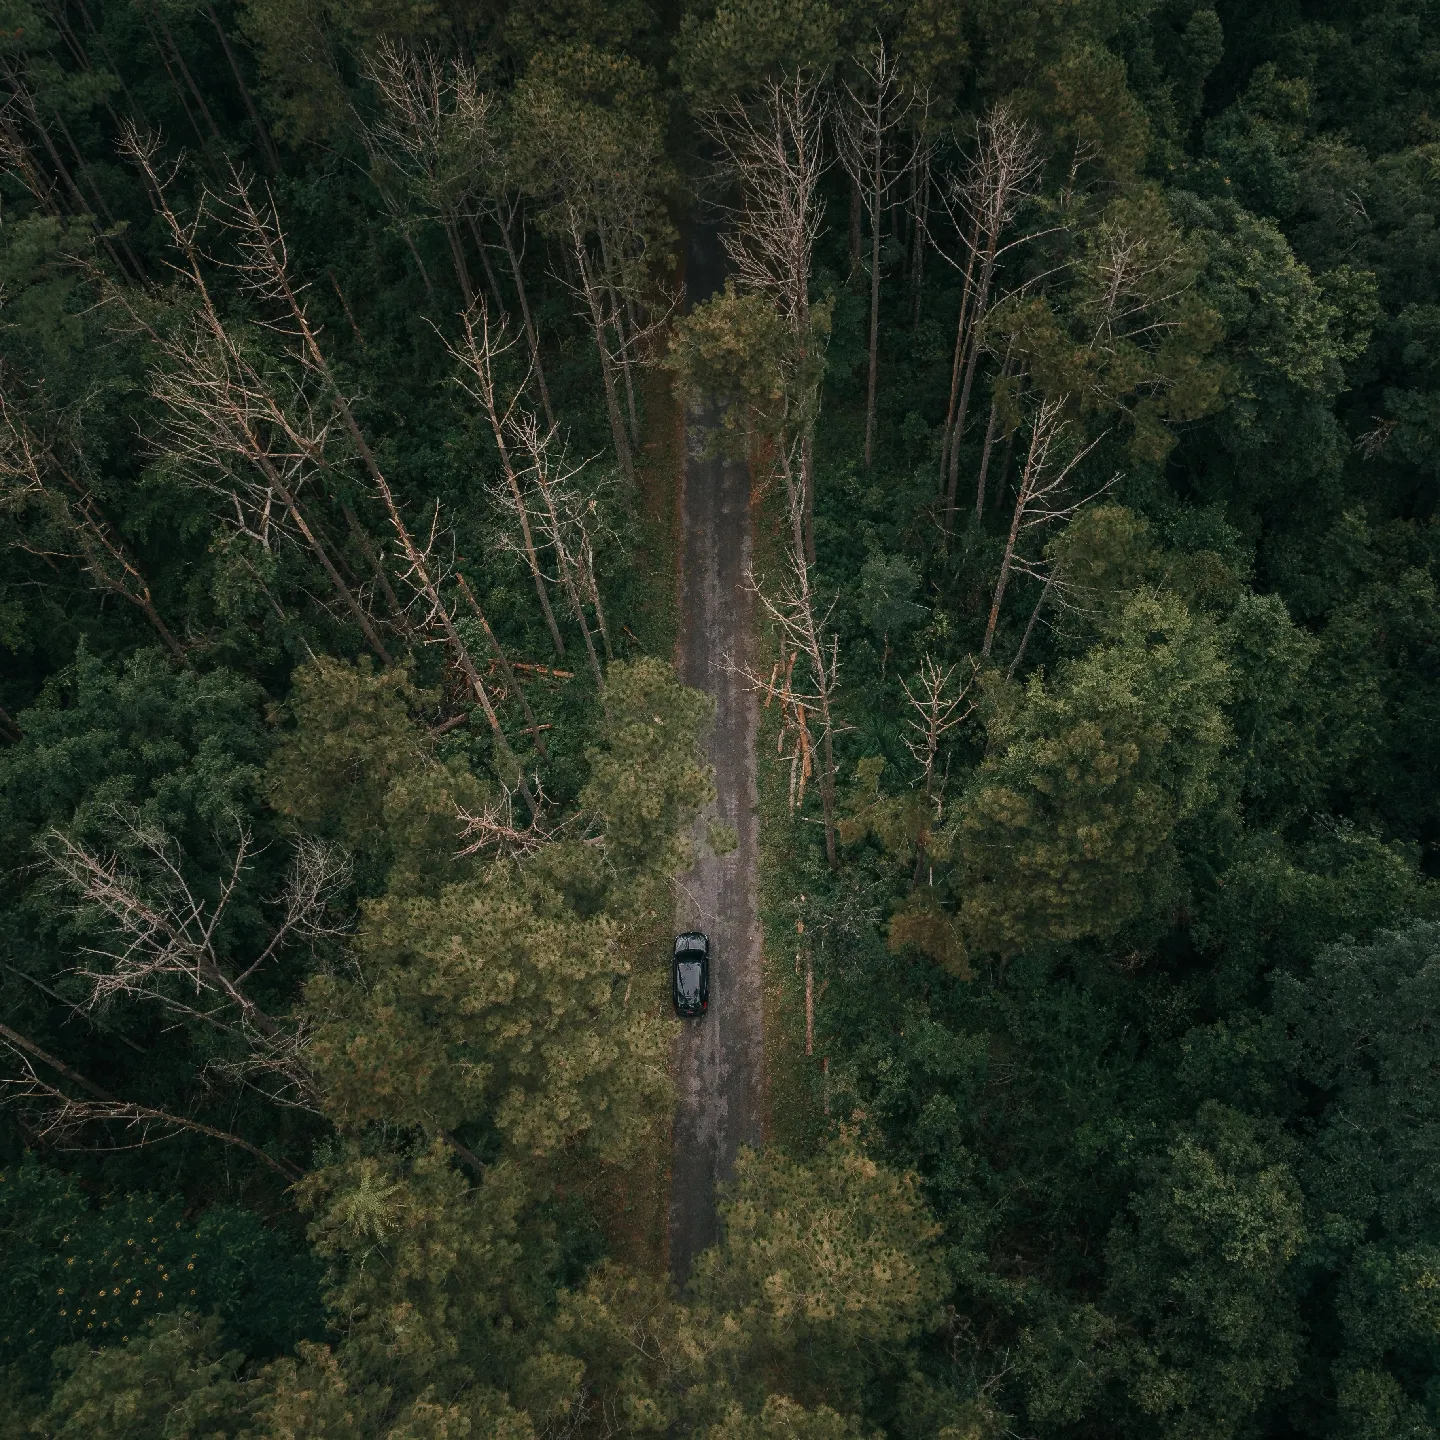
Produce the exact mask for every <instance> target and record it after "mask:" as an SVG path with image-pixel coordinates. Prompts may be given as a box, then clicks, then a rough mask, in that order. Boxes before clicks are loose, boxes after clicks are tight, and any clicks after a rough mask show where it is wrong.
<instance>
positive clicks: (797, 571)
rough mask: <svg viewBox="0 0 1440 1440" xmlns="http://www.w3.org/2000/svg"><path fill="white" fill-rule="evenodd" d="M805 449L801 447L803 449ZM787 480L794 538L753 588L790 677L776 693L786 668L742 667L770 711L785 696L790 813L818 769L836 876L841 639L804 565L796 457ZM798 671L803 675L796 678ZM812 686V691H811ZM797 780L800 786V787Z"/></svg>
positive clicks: (828, 854)
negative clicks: (813, 730) (766, 672)
mask: <svg viewBox="0 0 1440 1440" xmlns="http://www.w3.org/2000/svg"><path fill="white" fill-rule="evenodd" d="M796 448H798V446H797V447H796ZM780 473H781V476H782V478H783V479H784V481H785V499H786V510H787V513H788V519H789V528H790V534H789V538H788V543H787V544H786V545H785V547H784V553H783V558H782V560H781V562H780V565H779V566H778V567H777V570H776V573H775V575H774V576H773V577H770V584H769V585H768V586H767V585H764V584H761V583H760V582H759V581H758V580H757V579H756V577H755V575H754V574H753V572H752V573H750V574H749V576H748V577H747V578H748V583H749V585H750V586H751V588H752V589H753V590H754V592H755V594H756V595H757V596H758V597H759V600H760V603H761V605H762V606H763V607H764V610H765V613H766V614H767V615H768V616H769V617H770V620H771V622H772V623H773V624H774V625H775V627H776V630H777V632H778V634H779V638H780V643H781V651H782V654H783V655H784V656H785V657H786V658H785V663H784V677H783V680H782V681H781V683H780V685H779V686H778V687H777V685H776V680H777V676H778V675H779V671H780V667H779V666H778V665H777V666H776V668H775V669H774V670H772V672H771V674H770V676H769V677H768V679H767V678H765V677H763V676H761V675H760V674H758V673H757V672H754V671H751V670H748V669H745V668H743V667H739V669H738V673H740V674H741V675H742V676H743V677H744V678H745V679H746V680H747V681H748V682H749V683H750V685H751V686H752V687H753V688H754V689H755V690H756V691H757V692H760V691H763V692H765V694H766V697H767V698H766V704H767V707H768V705H769V701H770V699H771V698H772V697H775V696H777V695H778V697H779V699H780V702H781V730H780V742H779V743H780V749H781V753H783V752H784V747H785V744H786V741H787V739H791V738H792V737H793V739H792V744H793V750H792V754H791V809H792V811H793V810H794V809H796V808H797V807H799V806H801V805H803V804H804V791H805V782H806V780H807V779H808V777H809V775H810V774H811V773H812V772H813V771H814V770H815V769H816V768H818V770H819V780H820V800H821V805H822V808H823V812H824V826H825V858H826V860H827V861H828V863H829V865H830V868H831V869H832V870H834V869H838V868H839V864H840V858H839V851H838V849H837V846H836V799H835V731H836V728H837V725H836V717H835V713H834V699H835V688H836V683H837V680H838V676H839V669H840V642H839V637H838V636H837V635H835V634H834V633H832V632H831V630H830V628H829V618H830V611H831V609H833V605H832V606H830V607H827V608H825V609H823V610H822V609H821V608H820V601H819V599H818V597H817V596H816V594H815V587H814V577H813V567H812V566H811V564H810V562H809V561H808V560H807V559H806V558H805V537H804V528H803V527H804V519H803V513H802V508H801V507H802V500H801V481H800V476H799V474H798V465H797V464H796V462H795V460H794V459H793V458H792V457H791V455H790V454H789V452H783V453H782V455H781V457H780ZM797 668H798V669H799V670H800V672H801V673H800V674H799V675H797V673H796V672H797ZM807 682H808V683H807ZM812 717H813V719H814V720H815V721H816V722H817V723H818V727H819V731H820V747H819V748H820V763H819V766H818V767H817V766H816V765H815V761H814V750H815V747H814V743H813V741H812V739H811V735H810V723H811V719H812ZM797 777H798V783H797Z"/></svg>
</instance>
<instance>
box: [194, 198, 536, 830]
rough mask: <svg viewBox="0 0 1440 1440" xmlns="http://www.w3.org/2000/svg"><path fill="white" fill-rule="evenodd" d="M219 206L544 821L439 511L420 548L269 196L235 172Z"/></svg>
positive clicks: (245, 280) (513, 774)
mask: <svg viewBox="0 0 1440 1440" xmlns="http://www.w3.org/2000/svg"><path fill="white" fill-rule="evenodd" d="M215 204H216V210H217V214H218V216H219V218H220V219H221V221H222V223H224V224H225V225H226V227H227V228H228V229H229V231H230V233H231V237H232V239H233V240H234V242H235V245H236V247H237V249H238V251H239V258H238V259H236V260H235V261H233V262H232V263H231V268H232V269H233V271H234V272H235V274H236V276H237V278H238V280H239V282H240V284H241V286H242V288H243V289H244V290H245V291H246V292H247V293H249V294H251V295H253V296H254V297H255V298H256V300H257V301H259V302H260V303H261V304H262V305H266V306H269V307H272V309H273V312H274V318H272V319H271V320H270V321H269V322H268V323H269V326H270V328H271V329H272V330H273V331H274V333H275V334H277V335H279V336H280V337H282V339H283V340H284V341H285V343H286V348H287V350H288V353H289V357H290V359H291V361H292V362H293V363H294V364H295V366H296V367H298V370H299V371H300V372H302V373H303V374H305V375H307V376H308V377H309V378H310V379H311V380H312V381H313V382H314V383H315V385H316V387H317V389H318V391H319V393H320V394H321V395H322V396H323V397H324V398H325V400H326V402H327V403H328V404H329V405H330V406H331V407H332V409H333V412H334V415H335V418H336V419H337V420H338V421H339V422H340V426H341V429H342V431H343V433H344V434H345V435H346V436H348V438H349V441H350V445H351V447H352V448H353V453H354V455H355V457H356V458H358V460H359V461H360V464H361V465H362V467H363V468H364V470H365V473H366V475H367V476H368V477H369V479H370V482H371V485H372V487H373V489H374V491H375V494H376V497H377V499H378V500H379V501H380V503H381V505H382V506H383V507H384V510H385V514H386V516H387V517H388V518H389V521H390V525H391V529H392V530H393V532H394V534H395V538H396V540H397V541H398V542H399V546H400V552H401V554H402V555H403V556H404V558H405V562H406V566H407V568H406V571H405V574H404V577H403V578H404V579H405V580H406V582H407V583H408V584H409V586H410V587H411V588H412V590H413V591H414V593H415V597H416V602H417V604H418V606H419V609H420V618H419V621H418V623H416V624H415V627H414V628H415V629H416V630H417V631H418V632H422V633H423V632H429V633H432V634H435V635H437V636H438V637H439V639H440V640H441V642H442V643H443V644H444V645H445V646H446V648H447V649H448V650H449V651H450V654H451V656H452V658H453V659H454V661H455V663H456V664H457V665H458V666H459V668H460V670H461V672H462V674H463V675H464V676H465V679H466V682H467V684H468V685H469V687H470V690H471V692H472V693H473V694H474V696H475V699H476V701H477V702H478V704H479V705H480V708H481V710H482V711H483V712H484V715H485V719H486V723H487V724H488V725H489V727H490V732H491V735H492V736H493V737H494V740H495V749H496V753H497V755H498V756H499V758H500V760H501V762H502V764H503V766H504V768H505V769H506V770H507V771H508V772H509V773H508V774H506V775H505V777H504V778H505V781H506V783H507V784H512V783H513V784H514V785H515V786H516V788H517V789H518V790H519V792H520V794H521V795H522V796H523V797H524V799H525V802H526V804H527V805H528V806H529V807H530V809H531V813H532V814H538V807H537V805H536V802H535V798H534V795H533V794H532V793H531V790H530V786H529V784H528V782H527V781H526V779H525V773H524V769H523V767H522V766H521V764H520V762H519V759H518V758H517V756H516V755H515V752H514V750H513V749H512V748H511V745H510V742H509V739H508V738H507V736H506V734H505V731H504V727H503V726H502V725H501V724H500V717H499V716H498V715H497V713H496V711H495V705H494V701H493V700H492V698H491V696H490V692H489V689H488V687H487V686H486V684H485V681H484V678H483V677H482V675H481V673H480V668H479V666H478V665H477V664H476V662H475V658H474V656H473V655H472V654H471V653H470V649H469V646H468V645H467V644H466V643H465V639H464V637H463V636H462V635H461V633H460V631H459V629H458V628H457V626H456V623H455V616H454V615H453V614H452V612H451V610H450V607H449V605H448V604H447V603H446V600H445V597H444V595H443V594H442V589H441V587H442V583H443V581H444V578H445V576H444V567H443V563H442V562H441V560H440V559H439V558H438V555H437V553H436V541H437V538H438V536H439V533H440V531H439V507H438V505H437V506H436V510H435V514H434V517H433V519H432V523H431V529H430V535H429V538H428V539H427V540H426V541H425V543H424V544H421V543H420V542H418V541H417V540H416V537H415V535H414V533H413V532H412V530H411V529H410V526H409V525H408V524H407V522H406V520H405V517H404V515H403V513H402V512H401V509H400V506H399V504H398V503H397V501H396V499H395V493H394V491H393V489H392V488H391V486H390V482H389V481H388V480H387V479H386V477H385V472H384V471H383V470H382V469H381V468H380V465H379V462H378V461H377V460H376V458H375V453H374V451H373V450H372V449H371V447H370V444H369V441H368V440H367V439H366V438H365V432H364V429H363V428H362V427H361V425H360V422H359V419H358V417H357V416H356V414H355V408H354V405H353V404H352V403H351V401H350V398H349V397H348V396H347V395H346V394H345V391H344V390H343V389H342V388H341V386H340V385H339V383H338V381H337V380H336V377H335V374H334V371H333V370H332V369H331V367H330V362H329V359H328V358H327V356H326V354H325V350H324V347H323V346H322V345H321V344H320V336H319V332H318V330H317V328H316V326H315V324H314V322H313V321H312V320H311V319H310V315H309V311H308V309H307V308H306V303H305V293H304V287H303V286H301V285H300V284H298V283H297V282H296V280H295V278H294V276H293V275H292V273H291V269H290V256H289V250H288V246H287V244H286V240H285V233H284V230H283V228H282V226H281V224H280V219H279V216H278V214H277V213H276V210H275V206H274V201H273V198H272V197H271V196H270V194H269V192H268V191H266V196H265V200H264V201H263V202H258V201H257V200H256V198H255V195H254V192H253V188H252V186H251V184H250V183H249V182H248V181H247V180H246V179H245V178H244V177H243V176H241V175H240V174H239V173H238V172H234V171H232V172H231V178H230V184H229V187H228V189H227V190H226V192H225V194H224V196H223V197H220V199H218V200H217V201H216V202H215Z"/></svg>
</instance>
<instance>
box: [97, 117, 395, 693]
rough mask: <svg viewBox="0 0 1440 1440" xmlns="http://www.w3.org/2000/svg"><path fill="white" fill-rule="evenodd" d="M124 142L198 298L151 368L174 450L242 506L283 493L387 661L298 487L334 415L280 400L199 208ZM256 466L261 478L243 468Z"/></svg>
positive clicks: (142, 151)
mask: <svg viewBox="0 0 1440 1440" xmlns="http://www.w3.org/2000/svg"><path fill="white" fill-rule="evenodd" d="M123 148H124V152H125V153H126V154H128V155H129V156H130V157H131V158H132V159H133V160H134V161H135V162H136V163H137V164H138V165H139V166H140V168H141V169H142V171H143V172H144V173H145V175H146V177H147V179H148V180H149V182H150V186H151V190H152V195H153V198H154V202H155V205H156V208H157V211H158V213H159V215H160V217H161V219H162V220H163V221H164V223H165V226H166V228H167V230H168V231H169V233H170V239H171V243H172V245H173V247H174V249H175V251H176V253H177V255H178V257H179V259H178V263H176V264H175V265H174V267H173V268H174V269H175V272H176V273H177V274H178V275H179V276H180V277H181V278H182V279H183V280H184V281H185V282H186V283H187V284H188V286H189V287H190V288H191V290H192V291H193V293H194V295H195V298H196V300H197V302H198V305H197V308H196V313H195V316H194V319H193V324H192V326H191V327H190V329H188V330H185V329H182V330H181V331H179V332H178V334H177V335H175V336H171V337H164V338H162V337H160V336H158V335H157V336H155V339H156V343H157V345H158V346H159V348H160V350H161V353H162V354H163V355H164V356H165V357H166V360H167V362H168V365H167V367H166V368H165V369H163V370H161V371H159V372H157V373H156V374H155V375H154V376H153V377H152V390H153V393H154V394H155V396H156V398H157V399H158V400H160V401H161V403H162V404H164V405H165V407H166V410H167V412H168V419H167V429H168V437H169V440H170V443H171V447H172V449H173V451H174V453H175V454H176V456H177V457H178V458H180V459H182V460H183V461H184V462H185V463H186V464H187V465H188V466H189V467H190V468H191V470H192V473H194V474H195V475H196V476H197V477H199V478H201V481H202V483H205V484H207V485H208V486H209V487H210V488H212V489H216V490H218V491H219V492H220V493H222V494H227V495H229V496H230V497H231V498H232V500H233V502H234V504H235V506H236V509H237V512H243V509H244V502H243V500H242V492H246V494H247V495H248V498H249V500H250V502H251V503H252V504H253V505H254V506H255V507H256V508H257V509H258V510H259V512H260V513H261V514H262V515H264V516H265V517H267V520H268V516H269V514H270V512H271V497H273V498H274V499H276V500H278V501H279V502H280V505H281V507H282V509H283V512H284V514H285V515H286V516H287V517H288V519H289V521H290V523H291V524H292V525H293V526H294V528H295V530H296V531H297V532H298V533H299V535H300V536H301V538H302V539H303V540H304V542H305V544H306V546H307V547H308V548H309V549H310V551H311V553H312V554H313V555H314V556H315V558H316V559H317V560H318V561H319V562H320V566H321V568H322V569H323V570H324V571H325V574H326V576H327V578H328V579H329V581H330V583H331V586H332V587H333V588H334V590H335V593H336V594H337V595H338V596H339V597H340V599H341V601H342V603H343V604H344V606H345V608H346V610H348V611H349V613H350V615H351V617H352V618H353V619H354V620H355V622H356V624H357V625H358V626H359V628H360V631H361V633H362V634H363V635H364V637H365V640H366V643H367V644H368V645H369V646H370V648H371V649H372V650H374V652H375V653H376V655H377V656H379V658H380V660H381V662H382V663H383V664H385V665H386V666H389V665H390V664H391V663H392V661H391V658H390V653H389V651H388V650H387V649H386V648H385V644H384V642H383V641H382V640H381V639H380V636H379V634H378V633H377V632H376V629H375V626H374V623H373V622H372V620H371V618H370V616H369V615H368V614H367V613H366V611H365V609H364V607H363V606H362V605H361V604H360V602H359V600H358V599H357V597H356V596H355V594H354V592H353V591H352V590H351V589H350V587H349V586H348V585H347V584H346V583H345V580H344V578H343V577H342V576H341V574H340V572H339V570H338V569H337V567H336V565H335V562H334V560H333V559H332V558H331V556H330V553H329V551H328V550H327V548H326V547H325V545H324V543H323V541H322V540H321V538H320V536H319V535H318V534H317V533H316V531H315V530H314V528H313V527H312V526H311V525H310V523H309V522H308V521H307V520H306V518H305V515H304V512H303V511H302V509H301V507H300V498H299V497H300V489H301V487H302V486H303V485H304V484H305V483H306V482H307V480H308V478H309V477H310V476H311V475H313V474H314V473H315V472H316V471H317V470H319V469H321V468H323V466H324V463H325V453H326V450H325V447H326V441H327V431H328V422H325V421H321V420H319V419H318V418H317V417H316V416H315V415H314V413H313V410H312V409H311V407H310V405H309V403H308V400H307V397H306V396H305V394H304V392H303V391H302V390H299V389H297V390H296V392H295V394H294V395H293V396H292V397H291V398H290V401H289V403H288V404H287V403H286V402H285V401H282V399H281V398H280V397H279V396H278V395H277V394H276V392H275V389H274V387H273V385H272V384H271V383H270V382H269V381H268V380H267V379H266V378H265V377H263V376H262V375H261V374H260V373H259V371H258V370H256V368H255V367H254V365H253V364H252V363H251V362H250V360H249V358H248V357H247V355H246V352H245V351H244V349H243V348H242V347H241V345H240V344H239V343H238V342H237V341H236V339H235V337H234V336H233V335H232V334H231V332H230V330H229V329H228V327H227V326H226V325H225V323H224V321H223V320H222V318H221V316H220V313H219V310H218V309H217V307H216V305H215V301H214V298H213V296H212V294H211V291H210V286H209V283H208V282H207V280H206V278H205V266H204V257H203V256H202V255H201V252H200V248H199V244H198V241H197V238H196V236H197V231H198V228H199V224H200V217H199V216H197V218H196V219H195V221H193V222H192V223H191V224H189V225H186V224H184V223H182V221H181V220H180V218H179V216H178V215H176V214H175V212H174V210H173V209H172V208H171V206H170V203H169V200H168V199H167V198H166V194H165V185H164V183H163V182H162V180H161V177H160V174H159V172H158V170H157V168H156V164H155V152H154V146H153V144H152V143H149V142H147V141H145V140H142V139H141V137H140V136H138V135H137V134H135V132H133V131H131V132H129V133H128V135H127V136H126V137H125V140H124V142H123ZM153 333H154V332H152V334H153ZM232 460H235V461H239V462H240V465H241V470H240V473H238V474H237V473H236V470H235V467H234V466H233V465H231V464H229V463H228V462H229V461H232ZM251 471H253V472H256V477H255V478H247V477H248V476H249V472H251ZM217 476H218V478H216V477H217ZM242 524H243V520H242ZM252 533H253V532H252ZM260 538H262V543H264V538H263V536H262V537H260Z"/></svg>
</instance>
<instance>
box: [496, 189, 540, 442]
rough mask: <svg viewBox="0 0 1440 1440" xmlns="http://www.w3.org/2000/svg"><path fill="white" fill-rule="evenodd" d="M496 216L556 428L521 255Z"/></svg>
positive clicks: (532, 359) (534, 361)
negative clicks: (522, 268)
mask: <svg viewBox="0 0 1440 1440" xmlns="http://www.w3.org/2000/svg"><path fill="white" fill-rule="evenodd" d="M496 218H497V220H498V222H499V225H500V235H501V238H502V239H503V240H504V241H505V254H506V256H507V257H508V258H509V260H510V273H511V275H512V276H514V278H515V294H516V295H517V296H518V297H519V300H520V315H521V318H522V319H523V320H524V321H525V339H526V341H527V342H528V343H529V346H530V362H531V364H532V365H534V367H535V379H536V382H537V383H538V384H539V386H540V404H541V406H542V407H543V408H544V411H545V423H546V425H548V426H549V427H550V429H552V430H553V429H554V428H555V412H554V410H553V409H552V408H551V406H550V390H549V387H548V386H547V385H546V384H545V367H544V365H543V364H541V362H540V339H539V337H538V336H537V335H536V333H535V321H534V319H533V318H532V317H531V314H530V301H529V299H528V298H527V297H526V294H525V276H524V274H523V273H522V271H521V269H520V257H519V255H517V254H516V253H515V242H514V239H513V237H512V236H511V234H510V226H509V223H508V222H507V220H506V219H505V217H504V216H503V215H500V214H499V213H498V208H497V214H496Z"/></svg>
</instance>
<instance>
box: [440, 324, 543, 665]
mask: <svg viewBox="0 0 1440 1440" xmlns="http://www.w3.org/2000/svg"><path fill="white" fill-rule="evenodd" d="M460 320H461V327H462V338H461V339H460V340H459V341H458V342H456V343H455V344H453V345H452V344H450V342H449V341H447V342H446V346H447V348H448V349H449V351H450V353H451V355H452V356H454V358H455V359H456V361H458V362H459V365H460V372H459V376H458V382H459V385H460V388H461V389H462V390H464V392H465V393H466V394H467V395H468V396H470V398H471V399H472V400H474V401H475V402H476V403H477V404H478V405H479V406H480V409H481V410H482V412H483V413H484V415H485V419H486V421H487V423H488V424H489V426H490V433H491V434H492V435H493V436H494V438H495V448H496V450H497V451H498V453H499V455H500V470H501V474H502V475H503V477H504V480H505V487H506V491H507V493H508V496H509V504H508V506H507V507H506V508H507V509H508V510H509V511H510V513H511V514H512V515H513V516H514V517H515V521H516V523H517V524H518V526H519V527H520V542H521V546H522V548H523V553H524V555H525V562H526V564H527V565H528V566H529V568H530V578H531V580H532V581H533V582H534V584H535V594H536V597H537V598H538V599H539V601H540V611H541V614H543V615H544V617H545V626H546V628H547V629H548V630H549V631H550V639H551V642H552V643H553V644H554V646H555V653H556V654H557V655H563V654H564V653H565V642H564V640H563V639H561V637H560V627H559V626H558V625H557V624H556V623H555V612H554V611H553V610H552V609H551V608H550V594H549V591H548V590H547V589H546V586H545V577H544V574H543V572H542V571H541V569H540V559H539V556H538V555H537V554H536V551H535V537H534V535H533V533H532V531H531V525H530V511H529V508H528V506H527V505H526V503H525V497H524V495H523V494H522V493H521V490H520V479H519V476H518V475H517V474H516V471H515V464H514V461H513V459H512V456H511V453H510V437H509V435H508V433H507V432H508V427H509V425H510V421H511V417H512V415H513V413H514V410H515V406H516V405H517V404H518V402H519V394H518V392H517V393H516V394H515V395H513V396H511V398H510V400H509V402H508V403H506V404H505V405H503V406H502V405H501V403H500V401H499V399H498V398H497V394H496V389H495V368H494V367H495V360H496V359H497V358H498V357H499V356H500V355H502V354H503V353H504V352H505V350H506V349H507V348H508V346H507V343H506V341H505V335H504V327H503V325H502V326H501V327H500V328H499V330H498V331H497V330H495V329H492V327H491V324H490V309H489V306H487V305H486V304H485V302H484V300H483V299H482V300H481V301H480V303H479V304H478V305H477V306H471V307H470V308H469V309H467V310H466V311H465V313H464V314H463V315H462V316H461V317H460Z"/></svg>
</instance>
